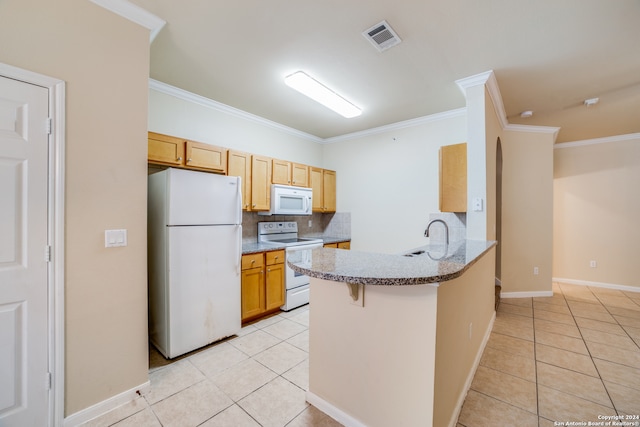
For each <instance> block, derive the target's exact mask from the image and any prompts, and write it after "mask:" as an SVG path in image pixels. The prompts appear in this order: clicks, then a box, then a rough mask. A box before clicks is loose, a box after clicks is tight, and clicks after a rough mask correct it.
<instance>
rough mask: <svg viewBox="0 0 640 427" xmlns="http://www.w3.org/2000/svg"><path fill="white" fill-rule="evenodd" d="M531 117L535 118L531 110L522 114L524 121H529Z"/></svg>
mask: <svg viewBox="0 0 640 427" xmlns="http://www.w3.org/2000/svg"><path fill="white" fill-rule="evenodd" d="M531 116H533V111H531V110H527V111H523V112H522V113H520V117H522V118H523V119H528V118H529V117H531Z"/></svg>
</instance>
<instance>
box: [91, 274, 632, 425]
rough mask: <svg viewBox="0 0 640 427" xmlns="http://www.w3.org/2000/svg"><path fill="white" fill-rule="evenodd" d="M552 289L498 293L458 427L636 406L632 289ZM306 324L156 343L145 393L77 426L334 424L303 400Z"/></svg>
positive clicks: (282, 319)
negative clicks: (194, 346) (162, 347)
mask: <svg viewBox="0 0 640 427" xmlns="http://www.w3.org/2000/svg"><path fill="white" fill-rule="evenodd" d="M553 290H554V295H553V297H548V298H523V299H503V300H502V302H501V303H500V306H499V309H498V313H497V315H496V321H495V323H494V327H493V331H492V334H491V337H490V339H489V342H488V343H487V347H486V348H485V351H484V353H483V356H482V359H481V362H480V366H479V367H478V370H477V371H476V374H475V377H474V379H473V382H472V385H471V389H470V390H469V393H468V394H467V397H466V400H465V403H464V405H463V408H462V411H461V413H460V417H459V419H458V427H463V426H464V427H483V426H491V427H493V426H535V427H548V426H553V425H554V421H560V422H566V421H584V422H585V423H586V422H588V421H598V415H609V416H610V415H618V414H619V415H638V414H640V347H639V345H640V293H631V292H622V291H617V290H608V289H602V288H593V287H584V286H576V285H566V284H554V286H553ZM308 326H309V311H308V307H301V308H299V309H297V310H294V311H291V312H289V313H280V314H278V315H276V316H273V317H270V318H268V319H265V320H262V321H260V322H257V323H254V324H252V325H249V326H246V327H244V328H243V329H242V331H241V333H240V334H239V335H238V336H237V337H233V338H231V339H228V340H225V341H223V342H221V343H218V344H214V345H211V346H209V347H207V348H205V349H203V350H200V351H197V352H193V353H190V354H188V355H186V356H184V357H181V358H178V359H177V360H172V361H167V360H165V359H164V358H163V357H162V356H160V355H159V354H158V353H157V352H156V351H155V350H153V349H152V350H151V353H150V374H149V376H150V381H151V390H150V392H149V393H148V394H147V395H146V396H144V397H140V398H138V399H137V400H135V401H134V402H132V403H130V404H127V405H124V406H122V407H120V408H117V409H115V410H113V411H111V412H109V413H107V414H105V415H103V416H101V417H99V418H96V419H94V420H92V421H90V422H88V423H86V424H85V425H86V426H90V427H102V426H117V427H127V426H136V427H139V426H143V427H147V426H149V427H155V426H165V427H168V426H179V427H196V426H202V427H222V426H229V427H244V426H246V427H256V426H273V427H281V426H287V427H301V426H322V427H333V426H340V424H339V423H337V422H336V421H335V420H333V419H332V418H330V417H329V416H327V415H325V414H323V413H322V412H320V411H319V410H317V409H315V408H314V407H313V406H311V405H309V404H308V403H306V402H305V390H307V388H308V383H309V379H308V368H309V364H308V351H309V333H308ZM436 427H440V426H436Z"/></svg>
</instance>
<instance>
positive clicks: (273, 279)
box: [265, 264, 285, 311]
mask: <svg viewBox="0 0 640 427" xmlns="http://www.w3.org/2000/svg"><path fill="white" fill-rule="evenodd" d="M266 269H267V274H266V278H265V287H266V294H267V295H266V304H265V310H267V311H268V310H272V309H275V308H278V307H280V306H281V305H283V304H284V292H285V290H284V264H273V265H269V266H267V267H266Z"/></svg>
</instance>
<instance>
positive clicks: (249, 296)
mask: <svg viewBox="0 0 640 427" xmlns="http://www.w3.org/2000/svg"><path fill="white" fill-rule="evenodd" d="M241 283H242V285H241V286H242V297H241V300H242V320H243V321H245V320H246V319H249V318H251V317H255V316H258V315H260V314H261V313H263V312H264V305H265V294H264V270H263V269H262V267H258V268H251V269H249V270H243V271H242V279H241Z"/></svg>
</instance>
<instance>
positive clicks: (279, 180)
mask: <svg viewBox="0 0 640 427" xmlns="http://www.w3.org/2000/svg"><path fill="white" fill-rule="evenodd" d="M271 182H272V183H274V184H284V185H291V163H289V162H287V161H285V160H278V159H273V164H272V168H271Z"/></svg>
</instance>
